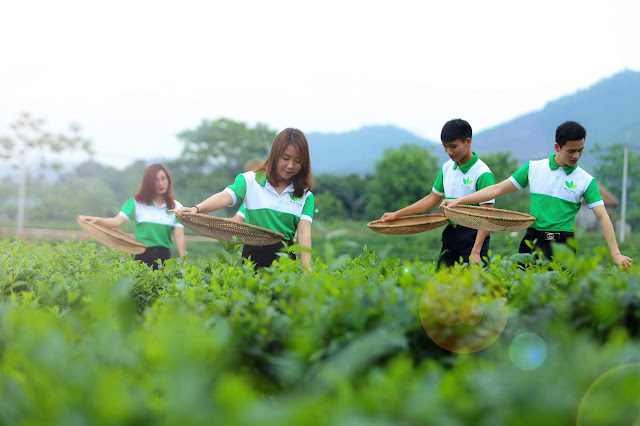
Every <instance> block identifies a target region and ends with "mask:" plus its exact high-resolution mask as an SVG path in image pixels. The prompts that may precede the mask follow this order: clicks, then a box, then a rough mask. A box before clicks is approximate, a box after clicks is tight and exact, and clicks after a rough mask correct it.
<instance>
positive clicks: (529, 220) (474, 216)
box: [444, 205, 536, 232]
mask: <svg viewBox="0 0 640 426" xmlns="http://www.w3.org/2000/svg"><path fill="white" fill-rule="evenodd" d="M444 214H445V215H446V216H447V217H448V218H449V220H451V221H452V222H455V223H457V224H459V225H462V226H466V227H467V228H473V229H481V230H484V231H492V232H506V231H522V230H523V229H527V228H528V227H530V226H531V225H532V224H533V222H534V221H535V220H536V218H535V217H534V216H531V215H530V214H526V213H520V212H514V211H511V210H503V209H492V208H489V207H477V206H466V205H463V206H457V207H454V208H449V207H446V206H445V207H444Z"/></svg>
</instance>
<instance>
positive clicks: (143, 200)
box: [79, 164, 186, 269]
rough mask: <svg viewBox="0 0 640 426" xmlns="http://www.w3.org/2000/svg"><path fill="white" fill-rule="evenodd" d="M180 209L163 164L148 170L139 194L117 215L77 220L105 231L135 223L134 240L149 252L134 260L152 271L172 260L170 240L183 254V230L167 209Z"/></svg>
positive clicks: (129, 200) (130, 199) (125, 204)
mask: <svg viewBox="0 0 640 426" xmlns="http://www.w3.org/2000/svg"><path fill="white" fill-rule="evenodd" d="M180 207H182V204H180V203H179V202H178V201H177V200H175V199H174V198H173V186H172V182H171V175H170V174H169V170H167V168H166V167H165V166H164V165H162V164H152V165H150V166H149V167H147V168H146V169H145V171H144V175H143V176H142V184H141V185H140V189H139V190H138V192H137V193H136V194H135V195H134V196H133V197H131V198H129V199H128V200H127V202H126V203H124V206H122V209H121V210H120V213H118V215H117V216H115V217H111V218H104V217H95V216H79V217H80V218H82V219H85V220H87V221H89V222H92V223H96V224H98V225H102V226H106V227H108V228H117V227H118V226H121V225H123V224H124V223H125V222H128V221H130V220H134V221H135V223H136V233H135V235H136V238H137V239H138V240H140V241H142V242H143V243H145V244H146V245H148V246H149V248H148V249H147V250H146V251H145V252H144V253H142V254H138V255H136V256H135V259H136V260H141V261H143V262H144V263H146V264H147V265H149V266H150V267H152V268H153V269H158V262H157V260H160V261H162V262H164V261H165V260H167V259H169V258H170V257H171V252H170V250H169V249H170V247H171V245H172V243H171V237H172V236H173V238H175V240H176V245H177V247H178V254H179V256H180V257H183V256H184V255H185V253H186V244H185V241H184V226H183V225H182V224H181V223H180V222H178V220H177V219H176V216H175V213H173V212H172V211H169V210H170V209H177V208H180Z"/></svg>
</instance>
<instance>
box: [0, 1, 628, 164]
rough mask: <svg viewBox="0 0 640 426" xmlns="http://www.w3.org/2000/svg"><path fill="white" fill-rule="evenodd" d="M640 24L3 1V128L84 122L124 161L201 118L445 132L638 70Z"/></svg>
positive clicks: (157, 149)
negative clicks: (26, 116) (20, 121)
mask: <svg viewBox="0 0 640 426" xmlns="http://www.w3.org/2000/svg"><path fill="white" fill-rule="evenodd" d="M639 29H640V1H638V0H607V1H591V0H576V1H563V0H553V1H551V0H537V1H535V2H532V1H526V2H525V1H517V0H504V1H502V0H483V1H479V0H469V1H466V0H465V1H453V0H451V1H446V0H444V1H443V0H438V1H428V0H423V1H402V0H396V1H384V2H382V1H372V0H368V1H348V0H341V1H333V0H323V1H317V2H310V1H303V0H298V1H282V0H263V1H238V0H237V1H233V0H227V1H214V0H209V1H184V0H183V1H171V2H168V1H157V0H155V1H136V0H127V1H119V0H116V1H109V2H92V1H86V0H82V1H67V0H55V1H50V0H47V1H29V0H20V1H4V2H2V3H0V47H1V49H0V133H7V131H8V125H9V123H10V122H12V121H13V120H15V119H16V117H17V115H18V114H19V113H20V112H21V111H29V112H31V113H32V114H34V115H36V116H38V117H42V118H44V119H46V120H47V122H48V123H49V125H50V128H52V129H54V130H64V128H65V126H66V124H67V123H69V122H71V121H73V122H77V123H80V124H81V125H82V126H83V129H84V134H85V135H86V136H88V137H90V138H91V139H92V140H93V143H94V146H95V148H96V150H97V151H98V156H97V159H98V160H99V161H101V162H107V163H110V164H113V165H117V166H124V165H126V164H128V163H130V162H131V161H132V159H133V158H138V157H144V158H149V157H152V156H158V155H160V156H168V157H176V156H178V155H179V152H180V150H181V147H182V145H181V143H180V142H179V141H178V140H177V139H176V137H175V135H176V134H177V133H179V132H180V131H182V130H186V129H191V128H194V127H196V126H197V125H198V124H199V123H200V121H201V120H202V119H203V118H207V119H215V118H220V117H227V118H231V119H234V120H238V121H244V122H247V123H249V124H255V123H256V122H262V123H266V124H267V125H269V126H270V127H272V128H274V129H275V130H280V129H282V128H285V127H289V126H293V127H298V128H300V129H301V130H303V131H305V132H312V131H323V132H328V131H345V130H353V129H356V128H359V127H361V126H363V125H368V124H395V125H397V126H400V127H403V128H406V129H408V130H410V131H413V132H415V133H416V134H418V135H420V136H422V137H425V138H429V139H433V140H436V141H437V140H439V135H440V129H441V127H442V125H443V124H444V122H445V121H447V120H449V119H450V118H454V117H462V118H465V119H467V120H468V121H469V122H470V123H471V125H472V126H473V128H474V131H475V132H478V131H481V130H483V129H487V128H489V127H491V126H494V125H497V124H500V123H502V122H504V121H506V120H509V119H511V118H514V117H516V116H518V115H521V114H523V113H526V112H529V111H532V110H537V109H540V108H542V107H543V106H544V104H545V103H546V102H548V101H549V100H552V99H555V98H557V97H560V96H562V95H566V94H571V93H574V92H575V91H576V90H579V89H583V88H586V87H588V86H589V85H591V84H593V83H595V82H597V81H598V80H600V79H602V78H604V77H608V76H611V75H612V74H615V73H616V72H619V71H621V70H623V69H632V70H636V71H637V70H640V48H639V47H638V41H639V40H640V34H639V33H640V30H639ZM567 118H569V117H567Z"/></svg>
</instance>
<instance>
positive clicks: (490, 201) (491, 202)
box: [480, 198, 496, 205]
mask: <svg viewBox="0 0 640 426" xmlns="http://www.w3.org/2000/svg"><path fill="white" fill-rule="evenodd" d="M495 203H496V199H495V198H494V199H493V200H489V201H483V202H481V203H480V205H482V204H495Z"/></svg>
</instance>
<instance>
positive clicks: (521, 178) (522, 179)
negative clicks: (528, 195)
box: [509, 161, 529, 189]
mask: <svg viewBox="0 0 640 426" xmlns="http://www.w3.org/2000/svg"><path fill="white" fill-rule="evenodd" d="M509 180H510V181H511V183H513V184H514V185H515V187H516V188H518V189H522V188H526V187H527V186H529V161H527V162H526V164H525V165H524V166H522V167H520V168H519V169H518V170H517V171H516V172H515V173H514V174H512V175H511V176H509Z"/></svg>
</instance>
